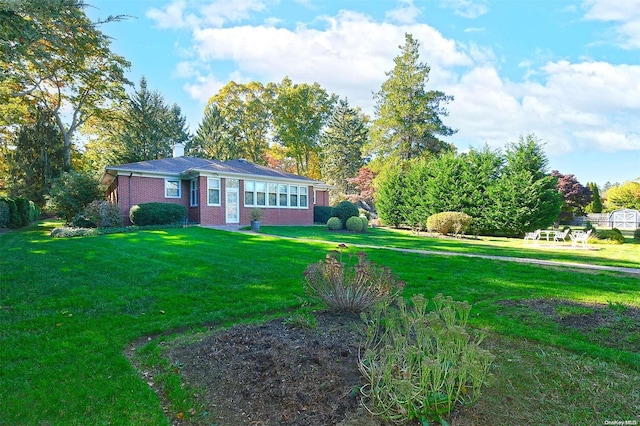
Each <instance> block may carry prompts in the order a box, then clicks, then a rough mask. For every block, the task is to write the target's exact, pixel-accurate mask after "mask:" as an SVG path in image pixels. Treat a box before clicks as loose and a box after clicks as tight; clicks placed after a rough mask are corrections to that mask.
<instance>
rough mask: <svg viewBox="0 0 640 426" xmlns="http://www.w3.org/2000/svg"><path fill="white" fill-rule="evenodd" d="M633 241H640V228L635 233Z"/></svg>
mask: <svg viewBox="0 0 640 426" xmlns="http://www.w3.org/2000/svg"><path fill="white" fill-rule="evenodd" d="M633 239H634V240H636V241H640V228H638V229H636V230H635V231H633Z"/></svg>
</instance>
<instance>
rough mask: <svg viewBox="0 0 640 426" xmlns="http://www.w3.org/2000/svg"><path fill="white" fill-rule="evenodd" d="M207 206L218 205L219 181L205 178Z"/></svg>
mask: <svg viewBox="0 0 640 426" xmlns="http://www.w3.org/2000/svg"><path fill="white" fill-rule="evenodd" d="M207 205H208V206H219V205H220V179H218V178H207Z"/></svg>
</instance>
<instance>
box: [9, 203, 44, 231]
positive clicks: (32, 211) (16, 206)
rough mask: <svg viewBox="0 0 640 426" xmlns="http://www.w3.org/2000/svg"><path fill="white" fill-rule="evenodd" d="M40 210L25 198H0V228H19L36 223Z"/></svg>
mask: <svg viewBox="0 0 640 426" xmlns="http://www.w3.org/2000/svg"><path fill="white" fill-rule="evenodd" d="M39 217H40V209H39V208H38V206H37V205H36V204H35V203H34V202H33V201H29V200H27V199H26V198H21V197H17V198H15V199H13V198H8V197H0V228H20V227H21V226H25V225H28V224H30V223H31V222H34V221H36V220H37V219H38V218H39Z"/></svg>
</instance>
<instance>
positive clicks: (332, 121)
mask: <svg viewBox="0 0 640 426" xmlns="http://www.w3.org/2000/svg"><path fill="white" fill-rule="evenodd" d="M367 121H368V118H367V116H366V115H364V114H363V113H362V112H361V111H359V110H358V109H354V108H351V107H350V106H349V101H348V100H346V99H345V100H340V101H339V102H338V104H337V106H336V107H335V109H334V111H333V114H332V115H331V117H330V118H329V121H328V122H327V126H326V127H325V129H324V131H323V132H322V135H321V137H320V146H321V153H322V154H321V155H322V163H321V171H322V179H323V180H324V181H325V182H327V183H328V184H330V185H335V186H336V187H338V190H339V191H340V192H341V193H343V194H350V193H352V192H353V191H354V190H355V186H354V185H353V184H352V183H350V182H349V179H350V178H354V177H355V176H356V175H357V174H358V170H359V169H360V167H362V166H363V165H364V160H363V158H362V147H363V146H364V144H365V142H366V140H367V134H368V132H369V130H368V128H367Z"/></svg>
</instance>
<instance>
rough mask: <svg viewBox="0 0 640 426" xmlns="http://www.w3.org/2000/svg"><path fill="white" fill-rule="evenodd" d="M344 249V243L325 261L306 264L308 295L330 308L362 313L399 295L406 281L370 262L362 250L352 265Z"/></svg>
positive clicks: (306, 289) (305, 275)
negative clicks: (344, 260)
mask: <svg viewBox="0 0 640 426" xmlns="http://www.w3.org/2000/svg"><path fill="white" fill-rule="evenodd" d="M344 248H346V246H344V244H341V245H340V246H338V250H333V251H331V252H329V253H328V254H327V256H326V258H325V259H324V260H321V261H319V262H317V263H312V264H310V265H309V266H307V268H306V269H305V271H304V277H305V291H306V293H307V295H308V296H310V297H311V298H312V299H319V300H320V301H322V302H323V303H324V304H326V305H327V306H328V307H329V309H330V310H334V311H350V312H362V311H365V310H367V309H370V308H372V307H373V306H374V305H375V304H376V303H378V302H380V301H383V300H384V301H390V300H392V299H394V298H395V297H396V296H397V295H399V294H400V292H401V291H402V289H403V288H404V282H402V281H397V280H396V279H395V278H394V277H393V276H392V274H391V270H390V269H389V268H385V267H383V266H378V265H376V264H375V263H373V262H370V261H369V260H368V259H367V255H366V254H365V253H362V252H360V253H358V254H357V262H356V263H355V264H354V265H349V264H348V263H347V262H343V260H342V258H343V253H342V250H343V249H344ZM351 258H352V257H351V256H349V260H350V259H351Z"/></svg>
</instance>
